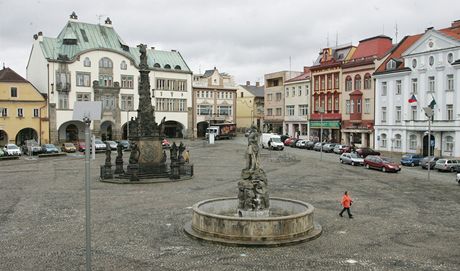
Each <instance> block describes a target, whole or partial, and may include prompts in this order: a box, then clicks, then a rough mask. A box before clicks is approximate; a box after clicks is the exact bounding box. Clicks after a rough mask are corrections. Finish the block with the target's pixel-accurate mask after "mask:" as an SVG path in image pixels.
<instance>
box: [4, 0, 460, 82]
mask: <svg viewBox="0 0 460 271" xmlns="http://www.w3.org/2000/svg"><path fill="white" fill-rule="evenodd" d="M72 11H75V12H76V14H77V15H78V20H79V21H82V22H87V23H95V24H96V23H98V22H101V23H103V22H104V20H105V18H106V17H110V19H111V20H112V22H113V26H114V28H115V30H116V31H117V32H118V34H119V35H120V36H121V37H122V39H123V40H124V41H125V42H126V43H128V44H129V45H130V46H135V45H137V44H139V43H145V44H147V45H148V46H149V47H150V46H155V47H156V48H158V49H161V50H171V49H177V50H178V51H180V52H181V54H182V56H183V57H184V58H185V61H186V62H187V64H188V65H189V67H190V68H191V69H192V71H193V72H195V73H199V72H200V70H201V72H204V71H205V70H207V69H212V68H213V67H217V68H218V69H219V71H221V72H227V73H229V74H232V75H234V76H235V80H236V82H238V83H244V82H246V81H247V80H250V81H251V82H254V81H257V80H259V81H261V82H262V81H263V76H264V74H266V73H271V72H275V71H279V70H289V68H290V62H289V58H291V67H292V70H299V71H300V70H301V69H302V67H303V66H309V65H311V64H312V62H313V60H314V59H316V57H317V55H318V52H319V51H320V49H321V48H323V47H326V45H327V40H328V37H329V45H331V46H332V45H335V44H336V37H337V36H338V44H344V43H350V42H352V43H353V44H355V45H357V43H358V41H359V40H361V39H365V38H368V37H371V36H376V35H380V34H385V35H388V36H390V37H392V38H393V40H395V25H396V24H397V26H398V33H399V34H398V40H401V38H402V37H404V36H405V35H409V34H416V33H420V32H423V31H424V30H425V29H426V28H427V27H430V26H434V27H435V28H436V29H438V28H444V27H447V26H450V24H451V22H452V21H454V20H458V19H460V12H459V11H460V1H458V0H436V1H433V0H429V1H426V0H409V1H405V0H396V1H393V0H386V1H377V0H355V1H352V0H336V1H307V0H304V1H302V0H298V1H297V0H277V1H275V0H221V1H218V0H163V1H157V0H133V1H126V0H123V1H121V0H113V1H94V0H93V1H88V0H79V1H62V0H33V1H29V0H24V1H13V0H0V62H4V63H5V65H6V66H7V67H10V68H12V69H14V70H15V71H16V72H18V73H19V74H21V75H23V76H24V77H25V74H26V66H27V61H28V57H29V53H30V50H31V45H32V41H33V38H32V36H33V35H34V34H35V33H37V32H38V31H42V32H43V34H44V36H47V37H56V36H57V35H58V34H59V32H60V31H61V29H62V28H63V27H64V25H65V23H66V22H67V20H68V18H69V15H70V14H71V13H72Z"/></svg>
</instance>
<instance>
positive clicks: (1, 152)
mask: <svg viewBox="0 0 460 271" xmlns="http://www.w3.org/2000/svg"><path fill="white" fill-rule="evenodd" d="M2 156H5V152H3V149H0V157H2Z"/></svg>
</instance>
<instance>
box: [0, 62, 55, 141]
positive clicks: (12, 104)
mask: <svg viewBox="0 0 460 271" xmlns="http://www.w3.org/2000/svg"><path fill="white" fill-rule="evenodd" d="M28 139H35V140H36V141H37V142H38V143H39V144H45V143H49V124H48V106H47V101H46V97H45V96H44V95H43V94H42V93H40V92H39V91H38V90H37V89H36V88H35V87H34V86H33V85H32V84H31V83H30V82H29V81H27V80H26V79H24V78H23V77H22V76H20V75H19V74H17V73H16V72H14V71H13V70H12V69H10V68H3V69H2V70H0V146H3V145H5V144H7V143H14V144H17V145H22V144H23V143H24V141H25V140H28Z"/></svg>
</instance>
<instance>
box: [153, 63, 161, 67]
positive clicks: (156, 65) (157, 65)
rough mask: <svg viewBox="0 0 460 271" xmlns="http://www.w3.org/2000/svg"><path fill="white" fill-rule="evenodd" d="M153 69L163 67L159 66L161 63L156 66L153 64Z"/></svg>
mask: <svg viewBox="0 0 460 271" xmlns="http://www.w3.org/2000/svg"><path fill="white" fill-rule="evenodd" d="M153 67H154V68H161V66H160V64H159V63H155V64H153Z"/></svg>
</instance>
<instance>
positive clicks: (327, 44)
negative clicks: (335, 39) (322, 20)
mask: <svg viewBox="0 0 460 271" xmlns="http://www.w3.org/2000/svg"><path fill="white" fill-rule="evenodd" d="M326 48H329V32H327V37H326Z"/></svg>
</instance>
